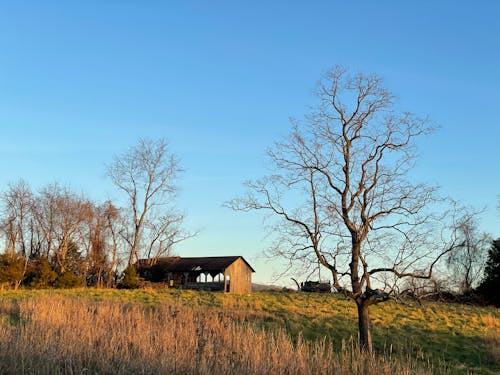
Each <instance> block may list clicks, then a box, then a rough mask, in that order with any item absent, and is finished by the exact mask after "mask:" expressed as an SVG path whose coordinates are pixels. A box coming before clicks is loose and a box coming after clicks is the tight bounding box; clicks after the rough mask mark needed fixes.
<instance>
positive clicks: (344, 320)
mask: <svg viewBox="0 0 500 375" xmlns="http://www.w3.org/2000/svg"><path fill="white" fill-rule="evenodd" d="M47 295H48V296H50V295H62V296H67V297H70V298H85V299H93V300H116V301H122V302H130V303H137V302H140V303H142V304H146V305H151V306H155V305H159V304H169V305H173V304H180V305H196V306H204V307H206V308H207V309H210V308H217V309H220V308H223V309H224V310H226V311H228V312H229V313H231V314H232V315H233V316H234V319H236V320H245V321H252V322H253V323H255V324H256V325H257V326H260V327H262V328H264V329H266V330H271V331H273V330H276V331H277V330H280V329H283V328H284V329H285V330H286V332H287V333H288V334H289V335H290V336H291V337H292V338H298V337H299V335H300V336H302V337H303V338H305V339H306V340H318V339H320V338H323V337H325V336H326V337H327V338H329V339H330V340H331V342H333V344H334V347H336V348H339V349H340V347H341V345H342V342H348V341H349V340H354V341H355V340H356V338H357V320H356V319H357V318H356V308H355V305H354V303H353V302H352V301H350V300H347V299H346V298H344V297H342V296H339V295H334V294H307V293H285V292H257V293H252V294H250V295H242V296H240V295H229V294H222V293H210V292H197V291H181V290H153V289H145V290H116V289H107V290H104V289H102V290H100V289H76V290H19V291H2V292H0V300H6V299H8V300H20V299H31V298H37V297H40V296H47ZM370 315H371V324H372V338H373V342H374V347H375V349H376V351H377V352H384V353H386V354H387V355H392V356H401V357H404V356H408V355H411V356H412V357H414V358H418V359H420V360H422V361H430V362H431V363H433V364H435V365H436V366H437V367H439V366H441V367H442V366H443V365H444V366H445V367H447V368H448V369H450V371H451V372H452V373H457V374H468V373H474V374H496V373H500V364H499V363H498V359H499V358H498V355H499V350H500V349H499V347H498V345H499V335H500V332H499V331H500V313H499V310H498V309H495V308H487V307H477V306H468V305H459V304H444V303H437V302H423V303H422V305H420V304H418V303H415V302H405V303H396V302H394V301H391V302H387V303H383V304H379V305H376V306H372V307H371V309H370Z"/></svg>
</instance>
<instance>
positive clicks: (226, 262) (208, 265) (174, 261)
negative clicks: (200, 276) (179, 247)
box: [138, 255, 255, 272]
mask: <svg viewBox="0 0 500 375" xmlns="http://www.w3.org/2000/svg"><path fill="white" fill-rule="evenodd" d="M239 258H241V260H243V262H245V264H246V265H247V266H248V267H249V268H250V269H251V270H252V272H255V270H254V269H253V268H252V266H251V265H250V264H249V263H248V262H247V261H246V260H245V258H243V257H242V256H240V255H237V256H222V257H194V258H181V257H163V258H159V259H158V261H157V262H156V264H155V265H156V266H160V267H161V268H162V269H163V270H165V271H167V272H188V271H200V272H222V271H224V270H225V269H226V268H227V267H229V266H230V265H231V264H233V263H234V262H235V261H236V260H237V259H239ZM148 261H149V259H139V261H138V263H139V266H143V265H147V262H148Z"/></svg>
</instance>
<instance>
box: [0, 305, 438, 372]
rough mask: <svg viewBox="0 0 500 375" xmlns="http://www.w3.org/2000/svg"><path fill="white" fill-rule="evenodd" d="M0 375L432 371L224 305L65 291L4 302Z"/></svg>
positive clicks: (0, 310) (0, 312)
mask: <svg viewBox="0 0 500 375" xmlns="http://www.w3.org/2000/svg"><path fill="white" fill-rule="evenodd" d="M0 373H1V374H51V375H52V374H167V373H169V374H377V375H378V374H428V373H432V370H431V369H430V368H428V367H427V368H422V362H416V361H413V360H411V359H409V358H408V359H406V360H403V361H402V360H401V359H392V358H390V357H388V356H370V355H365V354H362V353H360V352H359V351H358V350H357V349H356V348H355V346H354V345H343V349H342V350H340V351H337V352H335V351H334V350H333V349H332V345H331V344H330V343H329V342H328V341H327V340H326V339H324V340H320V341H316V342H312V343H311V342H306V341H304V340H302V339H300V338H299V339H298V340H292V339H290V338H289V337H288V336H287V335H286V334H285V333H284V332H283V331H278V332H273V333H269V332H265V331H263V330H262V329H258V328H256V327H255V326H253V325H252V323H249V322H245V319H241V316H240V317H238V318H235V317H234V316H233V315H232V314H231V313H230V312H228V311H227V310H224V309H223V308H208V309H207V308H203V307H188V306H182V305H160V306H154V307H151V306H144V305H141V304H139V303H123V302H113V301H100V302H99V301H91V300H87V299H72V298H66V297H61V296H52V297H40V298H36V299H30V300H21V301H14V300H3V301H0Z"/></svg>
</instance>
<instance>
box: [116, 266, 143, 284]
mask: <svg viewBox="0 0 500 375" xmlns="http://www.w3.org/2000/svg"><path fill="white" fill-rule="evenodd" d="M138 287H139V276H138V275H137V271H136V269H135V267H134V266H133V265H129V266H128V267H127V268H125V270H124V271H123V273H122V278H121V280H120V282H119V283H118V288H120V289H136V288H138Z"/></svg>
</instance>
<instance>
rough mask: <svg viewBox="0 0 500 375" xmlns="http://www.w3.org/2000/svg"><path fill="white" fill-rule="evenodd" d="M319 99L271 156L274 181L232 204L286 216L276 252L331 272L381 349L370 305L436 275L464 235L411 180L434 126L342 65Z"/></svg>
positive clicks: (364, 343)
mask: <svg viewBox="0 0 500 375" xmlns="http://www.w3.org/2000/svg"><path fill="white" fill-rule="evenodd" d="M317 96H318V99H319V105H318V106H317V107H316V108H315V109H314V110H313V112H312V114H311V115H309V116H307V117H306V119H305V121H302V122H297V121H293V130H292V132H291V134H290V135H289V137H287V138H285V139H284V140H283V141H280V142H277V143H276V144H275V145H274V147H273V148H272V149H270V150H269V152H268V156H269V161H270V163H269V165H270V166H271V167H272V168H273V172H271V173H272V174H271V175H269V176H267V177H264V178H262V179H259V180H256V181H250V182H248V183H247V186H248V194H247V195H246V196H244V197H240V198H237V199H234V200H232V201H231V202H229V204H228V205H229V206H230V207H232V208H233V209H236V210H243V211H249V210H264V211H266V212H269V213H270V214H271V215H270V216H271V217H273V218H276V219H277V220H276V221H273V222H272V223H274V224H272V225H271V229H272V231H273V233H276V234H279V235H276V236H275V237H274V238H275V239H276V241H275V243H274V244H273V245H272V247H271V249H270V251H271V254H273V255H277V256H281V257H285V258H287V259H289V260H290V262H291V263H290V264H291V265H293V264H294V263H296V262H299V263H300V264H301V265H305V266H306V267H307V266H308V265H309V266H310V265H316V264H317V262H318V261H319V262H320V264H321V265H322V266H323V267H326V268H327V269H329V270H330V271H331V274H332V278H333V287H334V288H335V289H336V290H337V291H339V292H341V293H343V294H345V295H346V296H348V297H349V298H351V299H352V300H353V301H354V302H355V303H356V305H357V311H358V327H359V339H360V344H361V347H362V348H364V349H365V350H368V351H371V350H372V340H371V333H370V318H369V306H370V305H373V304H377V303H380V302H383V301H386V300H388V299H389V298H390V296H391V294H392V293H393V291H394V288H395V285H397V280H398V279H401V278H410V277H413V278H422V279H429V278H431V277H432V272H433V269H434V267H435V265H436V263H437V262H438V261H439V260H440V259H441V258H442V257H443V256H444V255H445V254H447V253H449V252H451V251H452V250H453V249H455V248H456V246H458V243H457V238H456V237H455V236H454V234H453V231H452V230H448V231H447V229H446V228H443V227H442V225H441V224H443V223H444V221H443V220H442V219H443V217H438V216H436V215H434V214H433V213H432V211H431V210H430V207H433V205H434V203H437V202H438V199H437V198H436V192H435V190H436V189H435V188H434V187H431V186H427V185H425V184H420V183H413V182H412V181H411V176H410V175H409V172H410V170H411V169H412V167H413V166H414V161H415V157H416V148H415V147H416V140H417V139H419V138H420V137H422V136H425V135H427V134H429V133H430V132H431V130H432V129H431V127H430V126H429V125H428V123H427V121H426V120H425V119H419V118H416V117H415V116H413V115H412V114H410V113H406V112H404V113H401V112H399V111H398V110H397V109H396V108H395V105H394V103H393V96H392V95H391V94H390V93H389V92H388V91H387V90H386V89H385V88H383V86H382V82H381V79H380V78H379V77H378V76H376V75H363V74H350V73H349V72H348V71H347V70H346V69H344V68H342V67H335V68H333V69H331V70H330V71H328V72H327V73H326V74H325V75H324V76H323V77H322V79H321V81H320V82H319V83H318V90H317ZM440 227H441V228H443V229H442V230H440V229H439V228H440ZM446 233H448V234H449V236H448V237H447V238H448V239H449V240H448V241H445V242H443V241H438V240H441V239H442V237H443V236H445V234H446Z"/></svg>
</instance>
